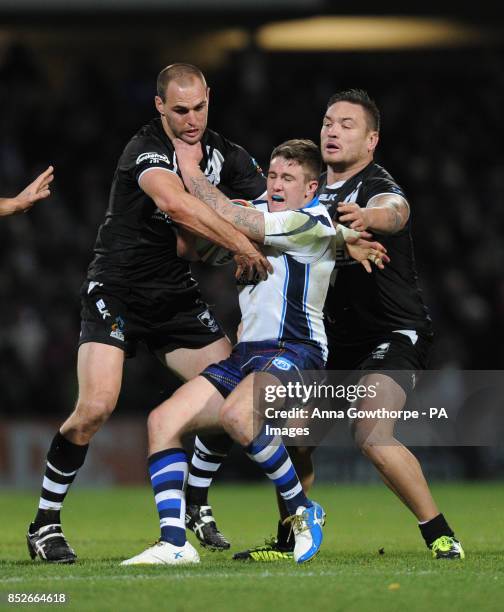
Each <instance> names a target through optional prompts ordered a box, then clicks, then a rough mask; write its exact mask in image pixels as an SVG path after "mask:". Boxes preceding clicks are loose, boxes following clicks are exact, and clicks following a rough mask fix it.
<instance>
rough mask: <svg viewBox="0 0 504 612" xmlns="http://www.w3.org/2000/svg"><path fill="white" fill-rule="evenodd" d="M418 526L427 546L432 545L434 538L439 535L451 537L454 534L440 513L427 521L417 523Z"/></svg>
mask: <svg viewBox="0 0 504 612" xmlns="http://www.w3.org/2000/svg"><path fill="white" fill-rule="evenodd" d="M418 527H419V529H420V531H421V533H422V536H423V539H424V540H425V543H426V544H427V546H428V547H429V548H430V547H431V546H432V543H433V542H434V540H437V539H438V538H440V537H441V536H450V537H453V536H454V535H455V534H454V533H453V531H452V530H451V529H450V526H449V525H448V523H447V522H446V519H445V517H444V516H443V515H442V514H438V515H437V516H435V517H434V518H433V519H431V520H430V521H427V523H424V524H423V525H418Z"/></svg>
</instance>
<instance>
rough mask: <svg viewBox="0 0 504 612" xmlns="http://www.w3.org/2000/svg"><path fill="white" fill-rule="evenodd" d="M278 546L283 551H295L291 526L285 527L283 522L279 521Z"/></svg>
mask: <svg viewBox="0 0 504 612" xmlns="http://www.w3.org/2000/svg"><path fill="white" fill-rule="evenodd" d="M289 536H290V537H289ZM277 544H278V547H279V548H281V549H282V550H289V551H292V550H294V534H293V533H292V531H291V528H290V525H283V524H282V521H278V527H277Z"/></svg>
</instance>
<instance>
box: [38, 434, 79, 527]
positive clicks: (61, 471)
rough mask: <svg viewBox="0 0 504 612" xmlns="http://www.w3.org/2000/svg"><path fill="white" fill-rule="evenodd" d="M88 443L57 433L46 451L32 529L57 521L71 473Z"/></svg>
mask: <svg viewBox="0 0 504 612" xmlns="http://www.w3.org/2000/svg"><path fill="white" fill-rule="evenodd" d="M87 450H88V445H87V444H86V445H85V446H81V445H79V444H74V443H73V442H70V440H67V439H66V438H65V437H64V436H62V435H61V434H60V432H59V431H58V433H57V434H56V435H55V436H54V438H53V441H52V443H51V447H50V448H49V452H48V453H47V463H46V469H45V473H44V482H43V484H42V491H41V494H40V502H39V509H38V512H37V516H36V517H35V520H34V521H33V526H32V530H35V531H36V530H37V529H39V528H40V527H42V526H44V525H51V524H54V523H59V522H60V510H61V506H62V504H63V500H64V499H65V496H66V494H67V492H68V489H69V487H70V485H71V484H72V482H73V481H74V478H75V476H76V475H77V470H78V469H79V468H80V467H81V466H82V464H83V463H84V460H85V458H86V453H87Z"/></svg>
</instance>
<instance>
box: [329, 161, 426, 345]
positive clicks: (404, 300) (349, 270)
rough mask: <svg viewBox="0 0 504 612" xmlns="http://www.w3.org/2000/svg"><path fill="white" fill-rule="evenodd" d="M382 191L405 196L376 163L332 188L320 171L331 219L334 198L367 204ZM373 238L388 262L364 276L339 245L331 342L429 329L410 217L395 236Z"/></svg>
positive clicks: (331, 299)
mask: <svg viewBox="0 0 504 612" xmlns="http://www.w3.org/2000/svg"><path fill="white" fill-rule="evenodd" d="M384 193H395V194H399V195H401V196H403V197H404V198H406V196H405V194H404V192H403V190H402V189H401V187H399V185H398V184H397V183H396V182H395V180H394V179H393V178H392V177H391V176H390V174H389V173H388V172H387V171H386V170H385V169H384V168H382V167H381V166H379V165H378V164H376V163H374V162H371V163H370V164H369V165H368V166H366V167H365V168H364V169H363V170H361V171H360V172H359V173H358V174H356V175H355V176H353V177H351V178H349V179H347V180H346V181H340V182H337V183H334V184H333V185H330V186H328V185H327V175H326V174H324V175H322V177H321V181H320V187H319V199H320V202H321V203H322V204H325V205H326V206H328V207H329V211H330V213H331V216H333V217H334V218H335V219H337V218H338V213H337V210H336V208H337V205H338V202H349V203H350V202H352V203H356V204H359V206H361V207H362V208H365V207H366V205H367V203H368V202H369V200H370V199H371V198H372V197H374V196H376V195H379V194H384ZM406 199H407V198H406ZM374 238H375V239H376V240H378V241H379V242H381V243H382V244H383V246H384V247H385V248H386V249H387V254H388V255H389V257H390V260H391V261H390V263H389V264H386V265H385V269H384V270H378V269H377V268H376V267H374V266H373V271H372V273H371V274H368V273H367V272H366V271H365V270H364V268H363V267H362V265H360V264H359V263H358V262H356V261H355V260H353V259H351V258H350V257H349V256H348V255H347V254H346V252H345V251H344V250H343V249H342V250H341V251H340V252H339V253H338V255H337V258H336V268H335V271H334V273H333V278H332V279H331V286H330V288H329V293H328V296H327V300H326V304H325V321H326V329H327V333H328V335H329V337H330V339H331V340H333V341H336V342H338V341H340V342H345V343H346V342H350V343H353V342H355V341H358V340H359V339H363V338H370V337H375V336H377V335H379V334H380V333H381V332H384V331H388V332H390V331H394V330H400V329H402V330H405V329H410V330H416V331H420V332H427V333H431V332H432V324H431V318H430V316H429V313H428V310H427V308H426V306H425V304H424V303H423V300H422V295H421V289H420V287H419V285H418V275H417V271H416V265H415V256H414V252H413V241H412V238H411V217H410V219H409V220H408V222H407V224H406V226H405V227H404V228H403V229H402V230H401V231H399V232H397V233H396V234H392V235H383V234H375V235H374Z"/></svg>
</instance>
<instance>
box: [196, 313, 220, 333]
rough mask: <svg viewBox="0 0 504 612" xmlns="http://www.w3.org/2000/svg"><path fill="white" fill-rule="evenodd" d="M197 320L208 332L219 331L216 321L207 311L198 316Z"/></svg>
mask: <svg viewBox="0 0 504 612" xmlns="http://www.w3.org/2000/svg"><path fill="white" fill-rule="evenodd" d="M198 320H199V322H200V323H202V324H203V325H204V326H205V327H208V329H209V330H210V331H212V332H216V331H219V326H218V325H217V321H216V320H215V319H214V318H213V317H212V315H211V314H210V311H209V310H208V309H207V310H204V311H203V312H201V313H200V314H199V315H198Z"/></svg>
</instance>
